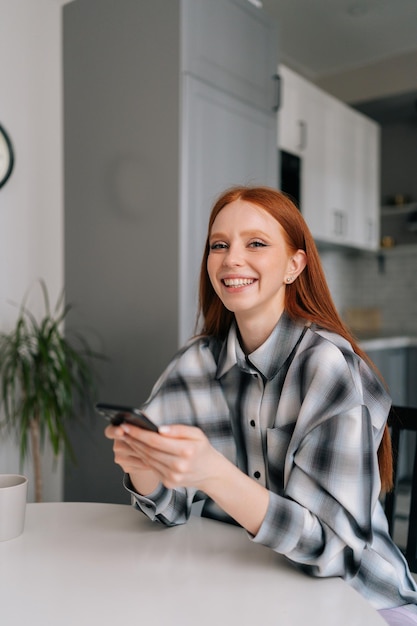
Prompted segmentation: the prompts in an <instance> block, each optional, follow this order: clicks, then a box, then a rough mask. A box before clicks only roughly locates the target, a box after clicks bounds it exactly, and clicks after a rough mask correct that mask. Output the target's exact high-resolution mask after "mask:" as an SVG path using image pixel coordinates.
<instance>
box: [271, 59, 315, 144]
mask: <svg viewBox="0 0 417 626" xmlns="http://www.w3.org/2000/svg"><path fill="white" fill-rule="evenodd" d="M278 73H279V76H280V90H281V103H280V109H279V112H278V146H279V147H280V148H281V150H286V151H287V152H290V153H291V154H296V155H297V156H301V155H302V152H303V149H304V148H305V139H306V136H305V133H306V118H305V111H306V109H307V108H308V104H307V102H306V99H305V97H304V95H303V84H302V83H303V81H302V80H301V78H299V77H298V76H297V75H296V74H295V73H294V72H292V71H291V70H289V69H288V68H287V67H285V66H283V65H281V66H280V67H279V72H278Z"/></svg>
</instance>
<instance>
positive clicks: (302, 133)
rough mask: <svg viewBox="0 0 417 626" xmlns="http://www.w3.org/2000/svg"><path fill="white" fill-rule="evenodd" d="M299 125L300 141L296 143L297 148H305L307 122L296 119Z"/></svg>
mask: <svg viewBox="0 0 417 626" xmlns="http://www.w3.org/2000/svg"><path fill="white" fill-rule="evenodd" d="M298 125H299V127H300V143H299V144H298V149H299V150H305V149H306V148H307V123H306V122H304V120H298Z"/></svg>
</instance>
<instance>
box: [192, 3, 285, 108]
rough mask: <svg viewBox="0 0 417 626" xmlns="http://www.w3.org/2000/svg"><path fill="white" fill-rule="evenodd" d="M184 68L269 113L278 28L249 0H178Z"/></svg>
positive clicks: (274, 96) (274, 85)
mask: <svg viewBox="0 0 417 626" xmlns="http://www.w3.org/2000/svg"><path fill="white" fill-rule="evenodd" d="M181 14H182V36H183V38H182V70H183V71H184V72H186V73H189V74H192V75H193V76H195V77H198V78H199V79H202V80H204V81H206V82H208V83H210V84H211V85H213V86H215V87H217V88H219V89H222V90H223V91H226V92H228V93H231V94H233V95H234V96H236V97H238V98H239V99H241V100H243V101H246V102H249V103H251V104H253V105H254V106H257V107H260V108H262V109H265V110H268V111H271V109H272V108H273V106H274V104H276V103H277V94H276V90H277V81H276V74H277V58H278V56H277V39H278V38H277V32H276V27H275V24H274V22H273V20H271V19H270V18H269V17H267V16H266V15H265V14H264V12H263V11H262V10H260V9H257V8H255V7H254V6H253V5H251V4H250V3H249V2H248V0H209V1H207V0H182V2H181Z"/></svg>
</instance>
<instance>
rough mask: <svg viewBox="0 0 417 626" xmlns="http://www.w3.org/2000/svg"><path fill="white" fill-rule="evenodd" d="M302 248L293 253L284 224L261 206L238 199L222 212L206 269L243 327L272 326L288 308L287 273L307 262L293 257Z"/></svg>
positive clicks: (295, 271)
mask: <svg viewBox="0 0 417 626" xmlns="http://www.w3.org/2000/svg"><path fill="white" fill-rule="evenodd" d="M299 252H300V251H299ZM299 252H298V253H296V255H293V254H290V252H289V251H288V249H287V245H286V243H285V240H284V235H283V229H282V227H281V225H280V224H279V223H278V222H277V221H276V220H275V219H274V218H273V217H272V216H271V215H270V214H269V213H268V212H267V211H265V210H264V209H262V208H260V207H258V206H257V205H255V204H252V203H251V202H247V201H245V200H235V201H234V202H231V203H230V204H228V205H226V206H225V207H224V208H223V209H222V210H221V211H220V213H219V214H218V215H217V217H216V219H215V220H214V222H213V226H212V229H211V232H210V237H209V255H208V259H207V271H208V274H209V277H210V280H211V283H212V285H213V288H214V290H215V292H216V293H217V295H218V297H219V298H220V300H221V301H222V302H223V304H224V306H225V307H226V308H227V309H229V311H232V312H233V313H234V314H235V317H236V321H237V323H238V326H239V328H241V325H242V324H245V323H248V322H253V321H261V322H262V325H264V327H265V328H266V327H269V329H270V331H271V330H272V328H273V327H274V326H275V324H276V323H277V321H278V319H279V318H280V316H281V314H282V312H283V310H284V295H285V284H286V279H287V277H288V276H290V277H293V278H295V277H296V276H297V275H298V274H299V273H300V271H302V268H303V267H304V265H302V267H301V269H299V267H298V265H299V263H298V262H297V261H296V260H294V257H297V255H298V254H299ZM298 270H299V271H298ZM241 330H242V328H241Z"/></svg>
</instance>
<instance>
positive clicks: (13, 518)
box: [0, 474, 28, 541]
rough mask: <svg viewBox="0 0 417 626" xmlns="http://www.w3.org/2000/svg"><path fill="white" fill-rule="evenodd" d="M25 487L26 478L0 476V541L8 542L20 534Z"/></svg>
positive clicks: (10, 475) (22, 524)
mask: <svg viewBox="0 0 417 626" xmlns="http://www.w3.org/2000/svg"><path fill="white" fill-rule="evenodd" d="M27 487H28V479H27V478H26V476H20V475H19V474H0V541H8V540H9V539H14V537H18V536H19V535H21V534H22V532H23V528H24V526H25V514H26V499H27Z"/></svg>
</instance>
